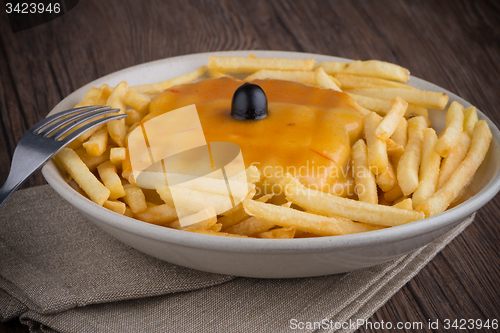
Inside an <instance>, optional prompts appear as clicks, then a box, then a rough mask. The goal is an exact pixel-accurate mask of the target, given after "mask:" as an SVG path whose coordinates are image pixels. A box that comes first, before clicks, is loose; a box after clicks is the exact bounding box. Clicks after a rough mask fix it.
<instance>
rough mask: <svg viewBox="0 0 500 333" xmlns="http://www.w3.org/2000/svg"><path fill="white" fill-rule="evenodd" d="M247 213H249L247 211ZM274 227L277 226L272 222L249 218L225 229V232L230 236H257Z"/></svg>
mask: <svg viewBox="0 0 500 333" xmlns="http://www.w3.org/2000/svg"><path fill="white" fill-rule="evenodd" d="M245 213H247V212H246V211H245ZM247 214H248V213H247ZM274 226H275V224H274V223H272V222H268V221H265V220H261V219H258V218H256V217H249V218H247V219H245V220H243V221H240V222H238V223H237V224H235V225H233V226H231V227H229V228H225V229H224V232H228V233H230V234H238V235H245V236H255V235H257V234H258V233H261V232H264V231H268V230H269V229H271V228H272V227H274Z"/></svg>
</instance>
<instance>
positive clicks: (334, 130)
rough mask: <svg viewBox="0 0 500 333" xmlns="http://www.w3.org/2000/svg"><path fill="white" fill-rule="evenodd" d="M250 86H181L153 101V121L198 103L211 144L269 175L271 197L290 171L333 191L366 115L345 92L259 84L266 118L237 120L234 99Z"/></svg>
mask: <svg viewBox="0 0 500 333" xmlns="http://www.w3.org/2000/svg"><path fill="white" fill-rule="evenodd" d="M243 83H244V82H241V81H237V80H234V79H231V78H220V79H208V80H204V81H200V82H196V83H191V84H186V85H181V86H176V87H174V88H172V89H168V90H166V91H164V92H163V93H161V94H159V95H158V96H157V97H156V98H154V99H153V101H152V102H151V107H150V109H151V113H150V114H149V115H148V116H147V117H145V118H144V120H143V122H144V121H147V120H149V119H151V118H153V117H155V116H158V115H160V114H163V113H165V112H168V111H171V110H175V109H177V108H180V107H183V106H187V105H191V104H195V105H196V108H197V110H198V115H199V117H200V121H201V125H202V127H203V131H204V134H205V138H206V140H207V142H233V143H236V144H237V145H238V146H239V147H240V148H241V151H242V154H243V159H244V161H245V164H246V166H247V167H248V166H250V165H255V166H257V167H258V168H259V170H260V171H261V172H262V173H263V174H264V175H265V177H266V181H264V182H263V184H261V185H262V186H263V187H264V190H265V191H266V193H269V192H270V191H271V188H270V187H272V186H273V185H274V184H276V182H277V181H278V180H279V179H280V178H281V177H282V176H283V175H284V174H285V173H287V172H290V173H292V174H293V175H294V176H296V177H297V178H299V180H300V181H301V182H302V183H304V184H305V185H307V186H310V187H315V188H320V189H323V190H324V191H329V189H330V188H331V186H332V185H333V184H335V183H337V182H342V181H343V180H344V179H345V177H346V173H347V165H348V161H349V156H350V152H351V146H352V145H353V143H354V142H355V141H356V140H357V139H359V137H360V135H361V132H362V127H363V124H362V116H361V113H360V112H359V111H358V109H357V107H356V106H355V104H354V102H353V100H352V99H351V98H350V97H349V96H348V95H347V94H345V93H342V92H336V91H333V90H325V89H320V88H317V87H310V86H305V85H303V84H299V83H294V82H289V81H280V80H256V81H253V82H252V83H255V84H258V85H259V86H261V87H262V89H263V90H264V91H265V93H266V95H267V99H268V109H269V115H268V116H267V117H266V118H264V119H261V120H255V121H251V120H250V121H241V120H236V119H234V118H232V117H231V99H232V97H233V94H234V91H235V90H236V89H237V88H238V87H239V86H240V85H242V84H243Z"/></svg>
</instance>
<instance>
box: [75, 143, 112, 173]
mask: <svg viewBox="0 0 500 333" xmlns="http://www.w3.org/2000/svg"><path fill="white" fill-rule="evenodd" d="M109 152H110V148H109V147H107V148H106V150H105V151H104V153H102V154H101V155H100V156H91V155H89V154H88V153H87V151H86V150H85V148H83V147H81V148H78V149H75V153H77V154H78V156H79V157H80V159H81V160H82V161H83V163H85V165H86V166H87V168H89V170H90V171H92V172H94V171H95V170H96V168H97V166H98V165H99V164H101V163H103V162H105V161H107V160H108V159H109Z"/></svg>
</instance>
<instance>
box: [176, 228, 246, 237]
mask: <svg viewBox="0 0 500 333" xmlns="http://www.w3.org/2000/svg"><path fill="white" fill-rule="evenodd" d="M185 231H189V232H194V233H197V234H203V235H211V236H219V237H238V238H248V236H243V235H236V234H228V233H227V232H220V231H213V230H209V229H208V230H207V229H185Z"/></svg>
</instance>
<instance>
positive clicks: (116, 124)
mask: <svg viewBox="0 0 500 333" xmlns="http://www.w3.org/2000/svg"><path fill="white" fill-rule="evenodd" d="M127 88H128V85H127V82H125V81H122V82H120V83H119V84H118V85H117V86H116V87H115V89H113V91H112V92H111V95H109V98H108V101H107V102H106V105H107V106H110V107H111V108H113V109H119V110H120V111H118V112H117V113H116V114H124V113H125V103H123V101H122V99H123V96H125V93H126V92H127ZM106 125H107V127H108V133H109V137H110V138H111V139H112V140H113V141H114V142H116V143H117V144H118V145H119V146H120V147H124V146H125V136H126V135H127V130H126V128H125V119H123V118H122V119H117V120H112V121H109V122H107V123H106Z"/></svg>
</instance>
